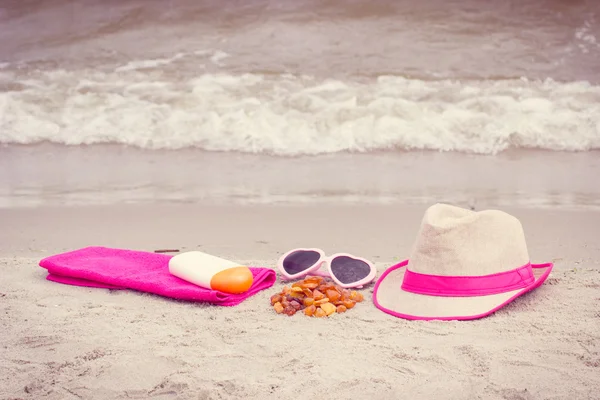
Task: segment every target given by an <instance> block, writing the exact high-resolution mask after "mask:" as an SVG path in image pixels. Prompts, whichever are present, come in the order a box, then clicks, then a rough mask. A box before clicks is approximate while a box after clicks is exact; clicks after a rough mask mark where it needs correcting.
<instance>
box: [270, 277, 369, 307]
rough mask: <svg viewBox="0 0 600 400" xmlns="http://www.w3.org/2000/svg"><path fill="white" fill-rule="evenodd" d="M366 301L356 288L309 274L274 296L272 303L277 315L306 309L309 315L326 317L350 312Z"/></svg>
mask: <svg viewBox="0 0 600 400" xmlns="http://www.w3.org/2000/svg"><path fill="white" fill-rule="evenodd" d="M363 300H364V297H363V295H362V294H361V293H359V292H357V291H356V290H348V289H343V288H341V287H340V286H338V285H335V284H334V283H333V282H329V281H326V280H325V279H323V278H322V277H320V276H307V277H306V278H305V279H304V280H302V281H299V282H296V283H294V284H292V286H291V287H289V286H285V287H284V288H283V290H282V291H281V293H278V294H274V295H273V296H271V305H272V306H273V308H274V309H275V312H277V314H287V315H289V316H292V315H294V314H296V313H297V312H298V311H303V312H304V315H307V316H309V317H326V316H330V315H331V314H334V313H336V312H337V313H343V312H346V310H349V309H351V308H353V307H354V306H355V305H356V303H360V302H361V301H363Z"/></svg>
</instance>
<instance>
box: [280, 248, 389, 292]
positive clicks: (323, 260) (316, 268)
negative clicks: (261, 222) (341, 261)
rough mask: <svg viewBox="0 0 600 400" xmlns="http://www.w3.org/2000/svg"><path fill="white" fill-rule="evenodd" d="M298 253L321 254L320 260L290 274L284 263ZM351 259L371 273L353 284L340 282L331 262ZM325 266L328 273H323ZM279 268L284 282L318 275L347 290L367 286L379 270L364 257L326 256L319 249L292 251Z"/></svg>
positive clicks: (345, 254)
mask: <svg viewBox="0 0 600 400" xmlns="http://www.w3.org/2000/svg"><path fill="white" fill-rule="evenodd" d="M297 251H314V252H316V253H319V259H318V260H317V261H316V262H315V263H314V264H313V265H311V266H310V267H308V268H306V269H305V270H303V271H301V272H298V273H297V274H293V275H292V274H288V273H287V272H286V270H285V268H284V267H283V261H284V260H285V259H286V257H287V256H289V255H290V254H292V253H294V252H297ZM342 256H345V257H349V258H352V259H354V260H358V261H362V262H364V263H365V264H367V265H368V266H369V268H370V269H371V271H370V272H369V274H368V275H367V276H366V277H365V278H363V279H361V280H359V281H356V282H352V283H342V282H340V281H339V280H338V279H337V278H336V276H335V275H334V274H333V272H332V271H331V262H332V261H333V260H334V259H335V258H337V257H342ZM323 264H326V265H327V271H321V267H322V266H323ZM277 267H278V268H279V272H281V275H282V279H283V280H292V279H297V278H299V277H302V276H306V275H316V276H323V277H327V278H331V279H332V280H333V281H334V282H335V283H336V284H337V285H338V286H340V287H343V288H345V289H347V288H359V289H360V288H362V287H363V286H364V285H366V284H367V283H369V282H371V281H372V280H373V279H375V275H377V269H376V268H375V266H374V265H373V263H372V262H370V261H369V260H367V259H365V258H362V257H357V256H355V255H352V254H348V253H335V254H333V255H331V256H326V255H325V252H324V251H323V250H321V249H317V248H297V249H292V250H290V251H288V252H286V253H285V254H283V255H282V256H281V257H280V258H279V260H278V261H277Z"/></svg>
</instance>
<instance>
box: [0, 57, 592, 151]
mask: <svg viewBox="0 0 600 400" xmlns="http://www.w3.org/2000/svg"><path fill="white" fill-rule="evenodd" d="M208 56H209V57H210V55H208ZM224 56H225V55H223V54H216V53H215V54H213V55H212V57H213V58H214V59H215V60H214V61H215V62H219V61H220V60H221V59H222V58H223V57H224ZM181 57H183V56H179V55H176V56H174V57H171V58H169V59H161V60H153V61H152V62H150V61H145V62H137V64H136V63H129V64H127V65H125V66H123V67H122V68H120V69H118V70H117V71H115V72H111V73H107V72H101V71H98V70H96V71H66V70H55V71H35V72H29V73H27V74H24V73H22V72H20V71H18V70H10V69H3V70H2V71H0V143H20V144H32V143H38V142H42V141H50V142H55V143H62V144H67V145H80V144H93V143H121V144H127V145H132V146H138V147H142V148H149V149H178V148H185V147H198V148H202V149H206V150H213V151H241V152H252V153H270V154H277V155H301V154H319V153H333V152H341V151H358V152H368V151H376V150H384V149H405V150H413V149H431V150H441V151H464V152H472V153H483V154H494V153H497V152H500V151H503V150H505V149H507V148H509V147H526V148H541V149H549V150H567V151H585V150H591V149H600V86H595V85H592V84H589V83H586V82H576V83H560V82H556V81H552V80H546V81H529V80H525V79H520V80H496V81H463V82H461V81H450V80H439V81H422V80H417V79H406V78H402V77H395V76H382V77H380V78H378V79H377V80H373V81H370V82H366V81H364V82H359V81H350V80H348V81H341V80H318V79H316V78H312V77H308V76H294V75H258V74H242V75H233V74H225V73H221V74H208V73H200V72H199V73H198V75H196V76H194V77H191V78H190V77H186V78H183V77H181V76H173V77H169V76H167V75H160V74H159V75H156V74H155V75H150V74H149V73H147V72H146V70H145V69H144V68H145V67H146V66H151V65H158V64H161V65H164V64H167V63H171V62H173V61H175V60H178V59H180V58H181ZM152 63H154V64H152Z"/></svg>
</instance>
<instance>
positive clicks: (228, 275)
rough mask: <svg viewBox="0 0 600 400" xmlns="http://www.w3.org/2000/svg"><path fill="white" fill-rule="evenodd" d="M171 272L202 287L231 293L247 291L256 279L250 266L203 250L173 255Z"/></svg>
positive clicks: (170, 262) (170, 263) (170, 266)
mask: <svg viewBox="0 0 600 400" xmlns="http://www.w3.org/2000/svg"><path fill="white" fill-rule="evenodd" d="M169 272H170V273H171V274H172V275H174V276H176V277H178V278H180V279H183V280H185V281H188V282H190V283H193V284H195V285H198V286H200V287H203V288H206V289H212V290H218V291H220V292H224V293H231V294H237V293H244V292H246V291H247V290H248V289H250V286H252V282H253V281H254V276H253V275H252V271H250V268H248V267H246V266H243V265H239V264H237V263H234V262H233V261H229V260H224V259H222V258H219V257H216V256H213V255H210V254H206V253H203V252H201V251H189V252H185V253H181V254H177V255H176V256H173V257H171V259H170V260H169Z"/></svg>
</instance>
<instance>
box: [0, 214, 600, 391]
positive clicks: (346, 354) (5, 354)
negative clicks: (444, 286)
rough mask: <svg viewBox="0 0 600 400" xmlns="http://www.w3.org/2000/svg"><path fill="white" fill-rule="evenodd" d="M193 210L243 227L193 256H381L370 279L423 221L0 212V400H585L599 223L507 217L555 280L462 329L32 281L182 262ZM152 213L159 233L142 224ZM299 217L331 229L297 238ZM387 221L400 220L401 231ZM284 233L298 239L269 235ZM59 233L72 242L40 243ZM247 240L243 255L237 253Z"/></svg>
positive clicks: (599, 371)
mask: <svg viewBox="0 0 600 400" xmlns="http://www.w3.org/2000/svg"><path fill="white" fill-rule="evenodd" d="M152 210H154V211H152ZM192 210H193V212H194V215H195V216H197V217H198V218H200V219H199V220H198V221H203V222H204V223H207V221H211V219H210V218H218V216H219V215H221V216H223V215H228V216H230V217H231V216H232V215H234V216H235V218H234V221H235V223H237V224H238V225H239V227H240V228H239V230H238V231H237V232H235V231H231V230H229V229H230V226H229V225H230V224H234V222H230V223H224V225H223V226H221V228H219V229H215V230H213V232H212V235H208V234H206V233H202V234H200V235H199V236H201V238H198V239H202V240H203V241H204V240H205V242H204V243H205V247H204V249H205V250H206V251H208V250H211V251H214V252H216V253H217V254H218V255H222V256H227V255H229V257H230V258H234V259H238V260H240V261H251V262H253V263H254V264H258V265H265V266H268V267H274V265H275V260H276V258H277V254H279V253H280V252H281V251H284V250H287V247H288V246H289V245H293V244H297V243H295V242H302V243H305V244H308V245H317V246H319V245H321V244H322V247H323V248H324V249H325V250H327V251H334V250H345V251H350V252H355V253H357V254H358V255H364V256H367V257H371V258H373V259H376V258H375V256H376V255H378V252H379V250H380V249H381V248H384V247H385V249H386V251H385V252H383V251H382V252H381V253H379V255H381V254H383V255H381V257H383V258H382V259H376V260H378V263H377V266H378V269H379V272H380V273H381V272H383V270H384V268H385V267H386V266H388V265H390V263H392V262H394V260H393V259H392V256H391V254H396V255H397V256H398V257H403V256H405V255H406V254H407V252H408V249H409V248H410V245H411V244H412V243H411V240H412V238H413V237H414V234H415V233H416V226H417V224H418V221H419V220H420V217H421V215H422V211H423V208H417V209H409V208H385V207H383V208H376V207H375V208H345V209H338V210H337V211H331V210H327V209H324V208H319V209H316V208H312V209H309V208H304V209H302V208H298V209H292V208H274V209H273V208H271V209H269V208H260V207H259V208H235V209H230V210H225V209H221V211H220V212H221V213H220V214H219V213H217V212H216V210H215V209H204V208H194V207H193V206H189V207H187V208H186V207H183V208H182V207H167V208H160V207H150V208H147V209H144V208H143V207H141V208H137V209H127V208H107V209H89V208H88V209H86V208H82V209H62V210H60V209H39V210H28V211H23V210H10V211H6V210H5V211H0V220H2V221H3V222H4V228H3V230H2V233H1V234H0V235H1V236H0V240H2V242H1V243H2V244H1V246H2V253H1V254H2V257H3V258H0V274H1V275H0V276H2V285H1V286H0V398H1V399H19V398H22V399H38V398H48V399H70V398H83V399H120V398H153V399H155V398H156V399H238V398H239V399H242V398H247V399H270V398H273V399H285V398H306V399H321V398H336V399H351V398H353V399H359V398H360V399H395V398H410V399H432V398H437V399H446V398H447V399H476V398H483V399H567V398H568V399H593V398H598V393H599V390H600V290H599V289H600V263H599V260H600V244H599V243H598V240H597V238H598V237H599V235H598V233H599V232H600V228H599V226H600V225H599V224H598V221H599V218H598V215H597V214H593V213H569V212H561V213H552V212H534V211H529V210H516V211H515V214H518V215H520V216H522V217H523V221H524V225H525V232H526V235H527V239H528V243H529V246H530V253H531V256H532V261H534V262H543V261H551V260H552V259H555V260H556V267H555V270H554V272H553V273H552V275H551V276H550V278H549V279H548V281H547V282H546V283H545V284H544V285H543V286H542V287H541V288H539V289H537V290H536V291H534V292H532V293H530V294H528V295H525V296H523V297H521V298H519V299H517V300H516V301H515V302H513V303H512V304H510V305H509V306H507V307H505V308H504V309H502V310H500V311H499V312H497V313H495V314H494V315H492V316H490V317H488V318H484V319H481V320H477V321H470V322H456V321H451V322H441V321H433V322H420V321H405V320H401V319H397V318H394V317H392V316H389V315H387V314H384V313H382V312H380V311H379V310H377V309H376V308H375V307H374V306H373V304H372V302H371V301H370V299H371V292H372V286H371V287H369V288H368V289H365V291H364V294H365V297H366V298H367V301H366V302H364V303H361V304H359V305H358V306H357V307H356V308H355V309H353V310H350V311H349V312H347V313H346V314H343V315H334V316H333V317H332V318H329V319H327V320H325V319H310V318H307V317H305V316H304V315H296V316H294V317H291V318H290V317H287V316H283V315H277V314H275V313H274V312H273V311H272V310H271V308H270V306H269V302H268V299H269V296H270V295H271V294H273V293H275V292H276V291H278V290H280V289H281V286H282V285H281V284H279V283H278V284H277V285H275V286H274V287H273V288H271V289H268V290H267V291H264V292H262V293H260V294H258V295H256V296H254V297H253V298H250V299H248V300H247V301H245V302H244V303H242V304H241V305H239V306H236V307H231V308H225V307H214V306H206V305H201V304H192V303H184V302H177V301H172V300H169V299H164V298H161V297H157V296H152V295H145V294H140V293H135V292H132V291H109V290H105V289H91V288H80V287H73V286H66V285H61V284H58V283H54V282H49V281H47V280H45V279H44V278H45V270H43V269H42V268H40V267H38V266H37V263H38V261H39V259H40V258H41V257H44V256H46V255H49V254H54V253H56V252H60V251H63V250H65V249H68V248H76V247H80V246H82V245H87V244H90V243H93V244H97V245H115V244H116V243H119V242H121V243H123V247H137V248H146V249H148V250H151V249H153V248H158V247H173V246H174V245H175V244H176V243H177V242H179V243H182V244H185V245H186V246H188V245H189V247H190V248H191V242H192V240H190V239H189V238H188V239H187V242H185V241H183V240H182V241H179V239H181V237H182V236H186V237H187V236H188V235H189V231H190V230H191V228H186V227H183V225H182V224H183V221H185V218H184V217H185V216H186V215H187V217H188V218H189V216H190V213H191V211H192ZM150 211H152V212H153V213H154V215H162V216H165V219H164V220H161V221H162V222H157V221H156V220H155V222H154V223H152V222H148V221H146V222H143V221H144V220H146V219H147V218H146V217H145V216H146V215H147V213H149V212H150ZM107 213H108V214H110V215H111V216H112V217H114V216H115V215H117V214H119V215H121V217H122V218H124V219H123V222H122V228H121V229H116V230H115V229H112V230H110V229H109V223H108V222H106V220H107V218H108V217H107ZM280 214H281V215H280ZM282 215H287V216H288V217H287V220H285V222H282ZM309 215H316V216H315V217H314V220H315V221H316V220H318V219H319V218H317V216H319V217H320V219H321V220H323V219H324V220H325V221H327V222H331V223H332V225H327V224H324V225H322V226H321V228H320V229H319V230H317V231H316V233H315V232H313V231H310V230H308V229H307V228H306V225H307V224H308V225H310V222H311V221H312V220H311V217H310V216H309ZM349 215H355V216H356V217H357V220H356V221H357V222H358V223H359V224H362V228H363V229H362V231H363V232H364V236H362V238H363V239H362V240H360V238H359V236H360V235H357V234H352V235H350V234H349V233H348V231H346V233H345V236H340V235H342V234H343V232H342V231H343V229H342V228H331V226H338V225H339V224H336V223H341V221H343V220H346V219H347V218H348V216H349ZM384 215H394V216H396V217H397V218H398V219H400V220H402V221H403V227H402V229H400V230H398V229H397V228H395V225H397V222H396V221H386V220H385V219H384V218H382V216H384ZM126 216H128V217H126ZM167 216H168V219H167ZM211 216H212V217H211ZM128 218H129V219H128ZM40 221H41V222H40ZM135 221H137V222H135ZM260 221H263V222H262V224H261V223H260ZM134 222H135V223H134ZM153 224H154V225H156V226H154V228H155V229H154V230H153V229H152V228H153V226H152V225H153ZM173 224H175V225H179V226H181V227H182V229H181V230H180V231H179V233H178V234H175V233H174V234H173V235H172V236H171V237H170V239H167V237H168V235H163V234H161V233H160V232H161V231H160V230H158V225H162V226H161V227H163V228H165V227H171V226H172V225H173ZM282 224H290V225H295V226H298V228H297V230H295V231H292V230H287V231H286V232H285V233H282V231H281V225H282ZM58 226H60V227H63V228H66V229H69V228H70V231H69V230H67V231H64V232H63V233H53V230H54V229H55V228H57V227H58ZM77 227H79V228H81V229H79V230H77ZM228 230H229V231H228ZM135 232H139V235H137V236H136V235H135ZM149 232H154V237H152V234H150V233H149ZM163 232H164V231H163ZM228 232H229V235H228ZM374 232H375V233H376V232H379V236H377V235H374ZM86 233H87V236H86ZM244 235H245V236H246V237H251V238H252V243H251V244H250V243H246V242H242V241H241V239H240V238H242V237H244ZM161 238H162V239H161ZM311 238H312V239H313V241H311V242H310V243H307V242H309V241H310V239H311ZM379 238H381V240H379ZM384 238H387V239H384ZM344 239H345V240H344ZM161 240H162V241H163V243H164V245H163V246H158V245H159V242H160V241H161ZM236 241H237V242H236ZM184 242H185V243H184ZM61 243H62V245H59V244H61ZM143 243H147V245H145V246H144V245H143ZM235 243H239V244H240V245H239V249H240V250H239V251H238V252H235V251H232V249H234V248H235ZM344 243H346V245H345V246H343V244H344ZM370 244H372V245H373V246H372V247H370ZM19 249H20V250H19ZM368 249H372V250H371V251H369V250H368ZM217 250H219V251H217ZM225 250H227V252H225ZM355 250H356V251H355ZM252 253H254V254H252ZM267 254H272V256H269V257H266V256H265V255H267ZM259 259H260V260H263V261H257V260H259Z"/></svg>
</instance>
